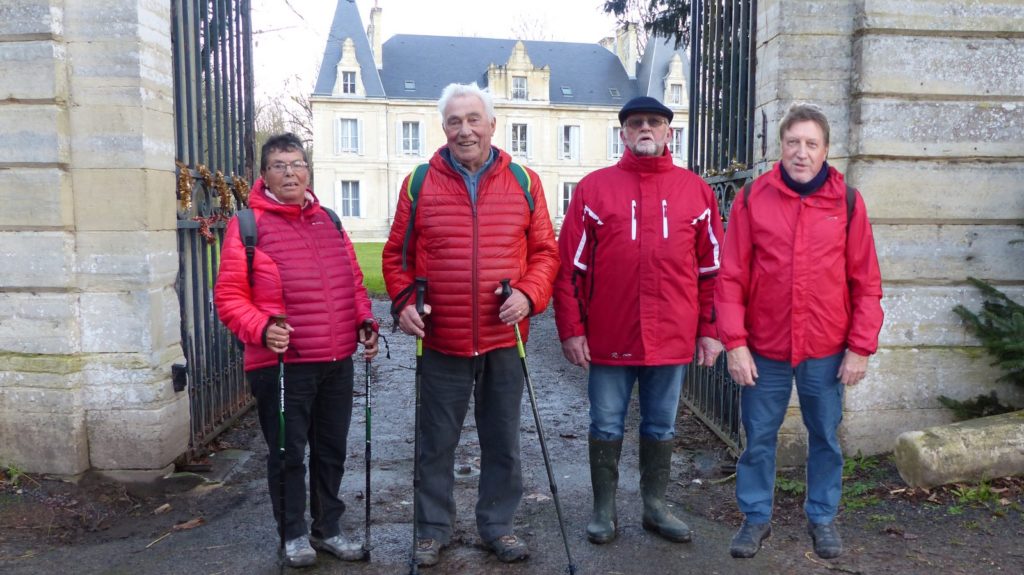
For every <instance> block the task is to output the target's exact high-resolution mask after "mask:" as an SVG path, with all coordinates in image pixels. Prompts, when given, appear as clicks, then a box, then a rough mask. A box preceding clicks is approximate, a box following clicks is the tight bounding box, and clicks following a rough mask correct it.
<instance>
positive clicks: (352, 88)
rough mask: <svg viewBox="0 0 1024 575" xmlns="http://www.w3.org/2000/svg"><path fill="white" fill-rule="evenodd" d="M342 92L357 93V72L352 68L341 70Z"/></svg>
mask: <svg viewBox="0 0 1024 575" xmlns="http://www.w3.org/2000/svg"><path fill="white" fill-rule="evenodd" d="M341 93H342V94H355V93H356V73H355V71H352V70H342V71H341Z"/></svg>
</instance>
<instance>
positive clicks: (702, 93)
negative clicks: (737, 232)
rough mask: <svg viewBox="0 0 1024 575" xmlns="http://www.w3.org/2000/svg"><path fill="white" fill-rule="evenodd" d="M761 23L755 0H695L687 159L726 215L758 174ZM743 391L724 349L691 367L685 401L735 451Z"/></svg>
mask: <svg viewBox="0 0 1024 575" xmlns="http://www.w3.org/2000/svg"><path fill="white" fill-rule="evenodd" d="M756 20H757V1H756V0H691V2H690V70H691V74H692V76H691V78H690V130H689V162H690V168H691V169H692V170H693V171H694V172H696V173H697V174H699V175H701V176H702V177H703V178H704V179H705V181H707V182H708V184H709V185H710V186H711V188H712V189H713V190H714V192H715V196H716V197H717V198H718V206H719V210H721V212H722V215H723V216H728V214H729V208H730V207H731V206H732V201H733V198H735V197H736V193H737V191H738V190H740V189H741V188H742V187H743V185H744V184H745V183H746V182H747V181H749V180H750V179H751V178H752V177H753V159H754V144H753V142H754V120H753V114H754V68H755V49H756V32H757V24H756ZM762 145H763V140H762ZM739 396H740V393H739V386H738V385H737V384H736V383H735V382H733V380H732V378H731V377H729V372H728V369H727V367H726V359H725V354H722V356H721V357H720V358H719V360H718V363H717V364H716V365H715V366H714V367H712V368H702V367H696V366H691V369H689V370H687V376H686V383H685V385H684V386H683V402H684V403H685V404H686V405H687V406H688V407H689V408H690V409H692V410H693V412H694V414H696V415H697V417H698V418H700V419H701V420H702V421H703V422H704V423H706V424H707V425H708V426H710V427H711V429H712V430H714V431H715V433H717V434H718V435H719V436H720V437H721V438H722V439H723V440H724V441H725V442H726V443H727V444H728V445H729V447H730V448H731V449H732V450H733V451H735V452H736V453H738V452H739V451H741V450H742V443H743V437H742V435H741V434H740V401H739Z"/></svg>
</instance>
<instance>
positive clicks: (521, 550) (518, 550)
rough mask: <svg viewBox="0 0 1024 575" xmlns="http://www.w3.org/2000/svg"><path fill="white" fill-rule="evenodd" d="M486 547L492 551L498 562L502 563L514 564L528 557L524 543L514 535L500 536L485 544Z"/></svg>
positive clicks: (528, 552) (527, 550) (528, 551)
mask: <svg viewBox="0 0 1024 575" xmlns="http://www.w3.org/2000/svg"><path fill="white" fill-rule="evenodd" d="M487 547H489V548H490V549H491V551H494V554H495V555H496V556H497V557H498V561H501V562H502V563H515V562H516V561H522V560H524V559H526V558H527V557H529V556H530V550H529V549H528V548H527V547H526V542H525V541H523V540H522V539H520V538H518V537H516V536H515V535H502V536H501V537H498V538H497V539H495V540H494V541H491V542H489V543H488V544H487Z"/></svg>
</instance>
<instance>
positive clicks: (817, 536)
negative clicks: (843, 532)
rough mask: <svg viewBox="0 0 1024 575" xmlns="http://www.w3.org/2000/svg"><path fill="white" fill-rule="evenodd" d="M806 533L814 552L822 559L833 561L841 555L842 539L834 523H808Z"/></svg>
mask: <svg viewBox="0 0 1024 575" xmlns="http://www.w3.org/2000/svg"><path fill="white" fill-rule="evenodd" d="M807 533H809V534H810V535H811V540H812V541H814V552H815V553H817V554H818V557H821V558H822V559H835V558H836V557H839V556H840V555H842V554H843V539H842V537H840V536H839V530H838V529H836V524H835V522H834V521H833V522H831V523H808V524H807Z"/></svg>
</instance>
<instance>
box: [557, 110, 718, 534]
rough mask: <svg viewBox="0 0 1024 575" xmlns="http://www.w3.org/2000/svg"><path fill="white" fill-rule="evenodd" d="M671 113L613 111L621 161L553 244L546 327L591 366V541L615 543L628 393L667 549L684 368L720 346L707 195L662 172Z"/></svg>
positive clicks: (649, 498)
mask: <svg viewBox="0 0 1024 575" xmlns="http://www.w3.org/2000/svg"><path fill="white" fill-rule="evenodd" d="M671 121H672V110H670V109H668V108H667V107H665V105H664V104H662V103H661V102H659V101H658V100H656V99H654V98H650V97H647V96H640V97H637V98H633V99H632V100H630V101H629V102H627V103H626V105H625V106H623V107H622V110H620V111H619V122H620V123H621V125H622V131H621V138H622V142H623V143H624V144H625V147H626V151H625V153H624V154H623V156H622V158H621V159H620V160H619V162H618V163H617V164H615V165H614V166H610V167H607V168H603V169H600V170H597V171H596V172H593V173H591V174H589V175H587V176H586V177H585V178H583V180H581V181H580V183H579V185H578V186H577V187H576V191H575V193H574V194H573V196H572V201H571V202H570V203H569V210H568V212H567V213H566V215H565V220H564V221H563V223H562V230H561V233H560V234H559V237H558V244H559V253H560V255H561V267H560V269H559V273H558V277H557V278H556V280H555V298H554V299H555V320H556V323H557V325H558V336H559V339H560V340H561V341H562V352H563V353H564V354H565V357H566V359H568V360H569V362H570V363H572V364H573V365H578V366H581V367H583V368H589V377H588V395H589V399H590V430H589V435H590V437H589V449H590V478H591V484H592V486H593V490H594V511H593V515H592V517H591V520H590V523H589V524H588V525H587V537H588V539H590V541H592V542H593V543H598V544H600V543H608V542H610V541H612V540H613V539H615V533H616V527H617V514H616V510H615V491H616V489H617V487H618V478H619V471H618V466H619V454H620V453H621V451H622V439H623V434H624V424H625V417H626V411H627V408H628V406H629V399H630V396H631V395H632V390H633V384H634V383H637V384H638V388H639V403H640V434H639V435H640V494H641V496H642V499H643V527H644V529H647V530H649V531H653V532H655V533H657V534H658V535H660V536H662V537H664V538H665V539H668V540H670V541H676V542H686V541H689V540H690V538H691V532H690V528H689V527H687V525H686V523H684V522H683V521H681V520H680V519H679V518H677V517H675V516H674V515H673V514H672V512H671V511H669V509H668V507H667V506H666V504H665V489H666V487H667V485H668V482H669V467H670V463H671V460H672V449H673V447H674V444H675V441H674V437H675V423H676V411H677V408H678V405H679V393H680V390H681V388H682V382H683V377H684V376H685V374H686V368H687V365H688V364H689V363H690V362H691V361H693V360H694V357H695V356H696V360H697V362H698V363H699V364H701V365H705V366H710V365H713V364H714V362H715V359H716V358H717V357H718V354H719V353H720V351H721V349H722V346H721V344H720V343H719V342H718V341H717V340H716V339H715V337H716V335H717V330H716V329H715V327H714V325H713V322H714V317H713V316H712V313H711V308H712V298H713V293H714V290H715V275H716V273H717V271H718V266H719V243H720V242H721V239H722V237H723V234H722V224H721V218H720V217H719V213H718V204H717V203H716V201H715V196H714V194H713V193H712V191H711V188H709V187H708V185H707V184H705V183H704V181H703V180H702V179H701V178H699V177H697V176H696V175H695V174H693V173H692V172H690V171H689V170H685V169H683V168H680V167H677V166H676V165H674V164H673V163H672V155H671V154H670V153H669V150H668V149H667V146H666V143H667V142H668V141H669V140H670V139H671V137H672V128H671V126H670V125H669V124H670V122H671Z"/></svg>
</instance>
